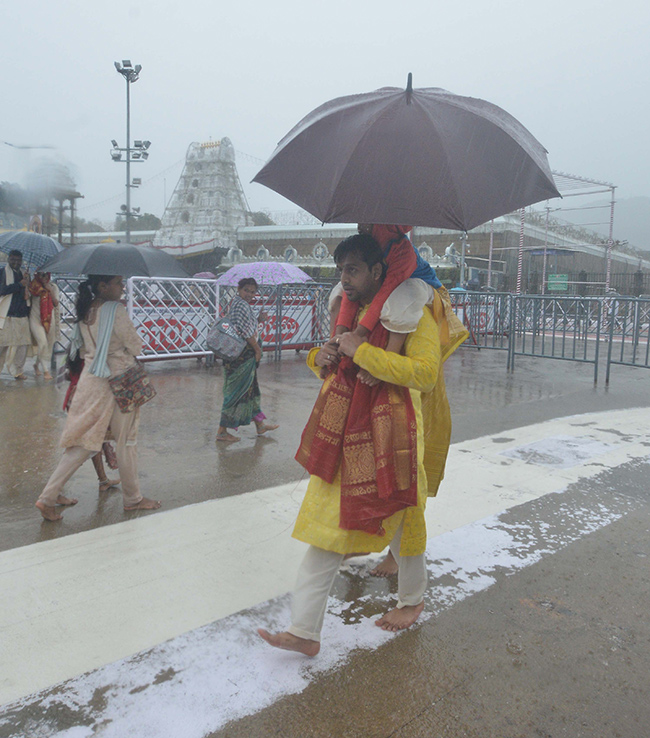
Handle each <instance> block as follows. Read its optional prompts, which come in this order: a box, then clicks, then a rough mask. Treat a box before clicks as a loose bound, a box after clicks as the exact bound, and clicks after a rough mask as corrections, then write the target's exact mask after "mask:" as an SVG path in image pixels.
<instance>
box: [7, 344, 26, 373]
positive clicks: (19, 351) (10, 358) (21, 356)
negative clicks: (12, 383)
mask: <svg viewBox="0 0 650 738" xmlns="http://www.w3.org/2000/svg"><path fill="white" fill-rule="evenodd" d="M28 348H29V346H0V372H1V371H2V367H3V366H4V364H5V359H6V361H7V371H8V372H9V373H10V374H11V375H12V376H14V377H17V376H18V375H19V374H22V373H23V368H24V366H25V360H26V359H27V349H28Z"/></svg>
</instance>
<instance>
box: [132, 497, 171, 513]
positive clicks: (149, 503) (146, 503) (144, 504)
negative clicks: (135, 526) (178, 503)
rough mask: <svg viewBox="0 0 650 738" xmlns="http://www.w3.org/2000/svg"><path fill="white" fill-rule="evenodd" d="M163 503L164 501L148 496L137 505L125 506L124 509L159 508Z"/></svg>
mask: <svg viewBox="0 0 650 738" xmlns="http://www.w3.org/2000/svg"><path fill="white" fill-rule="evenodd" d="M161 505H162V503H161V502H158V500H150V499H148V498H147V497H143V498H142V499H141V500H140V502H138V503H137V505H129V506H128V507H126V506H125V507H124V510H125V511H126V512H131V511H132V510H157V509H158V508H159V507H160V506H161Z"/></svg>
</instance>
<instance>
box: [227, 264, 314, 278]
mask: <svg viewBox="0 0 650 738" xmlns="http://www.w3.org/2000/svg"><path fill="white" fill-rule="evenodd" d="M244 277H252V278H253V279H254V280H255V281H256V282H257V284H295V283H296V282H313V279H312V278H311V277H310V276H309V274H307V273H306V272H303V270H302V269H299V268H298V267H297V266H294V265H293V264H287V263H286V262H283V261H253V262H250V263H248V264H237V265H236V266H234V267H232V268H231V269H229V270H228V271H227V272H224V273H223V274H222V275H221V276H220V277H219V278H218V279H217V284H237V283H238V282H239V280H240V279H244Z"/></svg>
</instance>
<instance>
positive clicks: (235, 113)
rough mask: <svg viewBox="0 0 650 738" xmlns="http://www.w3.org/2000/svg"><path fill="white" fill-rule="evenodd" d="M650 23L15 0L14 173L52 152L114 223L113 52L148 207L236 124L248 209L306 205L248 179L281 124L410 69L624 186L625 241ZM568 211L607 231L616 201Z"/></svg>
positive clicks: (644, 238)
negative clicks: (142, 151)
mask: <svg viewBox="0 0 650 738" xmlns="http://www.w3.org/2000/svg"><path fill="white" fill-rule="evenodd" d="M648 27H650V5H648V4H647V3H645V2H641V0H638V1H637V0H619V2H616V3H611V2H604V1H601V0H548V1H547V2H545V3H527V2H522V1H521V0H519V1H516V0H493V2H490V3H487V2H484V0H456V2H454V3H453V4H452V3H440V2H436V1H432V0H428V1H418V0H405V1H403V2H401V3H399V4H398V3H394V2H385V1H384V0H375V2H367V1H366V0H347V1H346V2H343V1H342V0H330V2H328V3H326V4H318V5H316V4H309V3H304V2H297V1H296V2H294V1H293V0H278V1H277V2H275V3H268V2H245V1H244V2H238V3H226V2H222V1H217V2H212V3H209V2H200V1H199V0H186V1H185V2H183V3H177V2H171V1H170V0H156V2H153V1H152V0H141V1H138V0H134V2H123V1H122V0H116V1H114V2H110V3H109V2H104V0H99V1H96V2H94V3H88V2H81V1H76V0H62V1H61V2H58V3H49V2H45V1H44V0H24V1H23V2H22V3H20V4H18V3H9V2H7V0H2V38H3V44H2V52H1V54H2V57H3V68H4V70H5V73H4V74H3V92H2V97H3V103H4V104H3V106H2V107H3V114H2V116H1V117H0V131H1V135H0V140H1V141H2V143H0V181H5V182H16V183H19V184H21V185H23V186H25V185H27V184H28V182H29V181H30V177H31V179H32V180H33V179H34V177H33V172H34V170H36V171H38V170H39V168H41V169H42V167H43V162H44V160H45V161H47V162H49V164H50V165H55V166H56V167H58V168H59V170H64V171H67V172H69V174H70V176H71V178H72V180H73V182H74V185H75V186H76V189H77V190H78V191H79V192H80V193H81V194H82V195H83V196H84V199H83V200H80V201H78V215H79V216H80V217H81V218H84V219H86V220H93V221H95V222H99V223H100V224H103V225H104V226H107V227H110V226H111V225H112V223H113V221H114V219H115V215H116V213H117V212H118V211H119V209H120V206H121V204H122V203H123V202H124V201H125V195H124V178H125V171H124V165H123V164H121V163H115V162H113V161H112V160H111V157H110V154H109V151H110V149H111V139H115V140H116V141H117V142H118V143H119V145H120V146H123V145H124V144H125V139H126V136H125V120H126V113H125V108H126V94H125V82H124V79H123V78H122V77H121V76H120V75H119V74H118V73H117V72H116V70H115V68H114V66H113V62H114V61H121V60H123V59H129V60H131V62H132V63H133V64H141V65H142V72H141V75H140V80H139V81H138V82H137V83H135V84H134V85H132V88H131V93H132V96H131V137H132V139H148V140H150V141H151V142H152V144H151V148H150V149H149V153H150V156H149V159H148V161H146V162H145V163H143V164H137V165H135V166H133V167H132V170H131V174H132V176H133V177H140V178H141V179H142V182H143V184H142V186H141V187H140V188H139V189H137V190H134V191H133V201H132V202H133V205H134V206H139V207H141V209H142V211H143V212H148V213H153V214H155V215H157V216H159V217H161V216H162V214H163V210H164V206H165V203H166V201H167V200H168V199H169V198H170V197H171V195H172V192H173V189H174V187H175V185H176V182H177V180H178V177H179V175H180V172H181V170H182V166H183V162H184V159H185V152H186V150H187V147H188V146H189V144H190V143H191V142H193V141H199V142H202V141H208V140H210V139H212V140H219V139H220V138H222V137H224V136H227V137H229V138H230V139H231V141H232V142H233V145H234V147H235V150H236V152H237V167H238V171H239V174H240V178H241V180H242V184H243V186H244V190H245V193H246V196H247V199H248V202H249V205H250V208H251V210H253V211H259V210H267V211H272V212H273V211H285V210H295V206H294V205H293V204H292V203H290V202H288V201H287V200H284V199H283V198H282V197H280V196H279V195H276V194H275V193H273V192H271V191H270V190H267V189H266V188H264V187H262V186H261V185H254V184H250V180H251V178H252V177H253V175H254V174H255V173H256V172H257V170H258V169H259V168H260V167H261V166H262V164H263V162H264V161H265V160H266V159H267V158H268V157H269V156H270V155H271V153H272V152H273V150H274V148H275V145H276V143H277V142H278V141H279V140H280V138H282V136H283V135H284V134H285V133H286V132H287V131H288V130H289V129H290V128H292V127H293V126H294V125H295V123H297V122H298V120H299V119H300V118H302V117H303V116H304V115H305V114H307V113H308V112H309V111H310V110H312V109H313V108H315V107H316V106H318V105H320V104H322V103H323V102H325V101H326V100H328V99H331V98H334V97H338V96H341V95H347V94H352V93H359V92H367V91H370V90H373V89H376V88H379V87H384V86H395V87H402V86H405V85H406V77H407V74H408V72H413V78H414V86H415V87H442V88H444V89H447V90H450V91H452V92H455V93H458V94H463V95H470V96H473V97H480V98H484V99H486V100H489V101H490V102H493V103H495V104H497V105H499V106H501V107H503V108H504V109H505V110H507V111H508V112H509V113H511V114H512V115H514V116H515V117H516V118H518V119H519V120H520V121H521V122H522V123H523V124H524V125H525V126H526V127H527V128H528V129H529V130H530V131H531V132H532V133H533V135H535V136H536V137H537V138H538V139H539V140H540V141H541V142H542V144H543V145H544V146H545V147H546V148H547V149H548V151H549V160H550V163H551V167H552V168H553V169H555V170H559V171H562V172H568V173H571V174H575V175H579V176H581V177H587V178H593V179H597V180H602V181H606V182H611V183H613V184H614V185H616V186H617V190H616V199H617V206H616V218H615V231H614V238H615V239H620V240H628V241H630V243H631V244H633V245H635V246H638V247H640V248H644V249H650V215H649V213H650V176H649V175H648V170H649V167H650V146H649V145H648V137H647V132H646V129H647V121H648V118H649V115H650V98H649V96H648V69H650V50H649V49H650V46H649V44H648V30H647V29H648ZM4 142H8V143H9V144H12V145H11V146H9V145H7V143H4ZM18 146H24V147H38V146H48V147H55V148H44V149H39V148H16V147H18ZM30 173H31V174H30ZM598 202H604V203H607V202H608V200H607V198H606V197H605V199H604V200H599V199H596V203H598ZM576 204H577V203H576V202H575V201H574V202H572V203H571V206H575V205H576ZM580 204H581V205H582V204H584V205H588V204H593V203H588V202H584V203H582V202H581V203H580ZM594 213H597V214H598V215H597V216H596V217H595V216H594ZM558 215H559V216H560V217H562V218H565V219H567V220H568V219H569V218H571V219H573V220H575V221H577V222H588V223H593V221H594V220H595V219H596V220H598V221H600V220H602V221H603V225H602V232H603V233H606V232H607V226H606V225H605V222H606V221H608V217H609V216H608V213H607V211H606V210H602V211H600V210H597V211H591V212H590V211H586V213H580V212H578V213H575V212H574V213H571V214H568V213H567V214H566V215H563V214H562V213H559V214H558ZM583 216H584V217H583ZM590 227H592V228H594V230H601V226H600V225H599V224H596V225H592V226H590Z"/></svg>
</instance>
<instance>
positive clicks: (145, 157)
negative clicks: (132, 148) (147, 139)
mask: <svg viewBox="0 0 650 738" xmlns="http://www.w3.org/2000/svg"><path fill="white" fill-rule="evenodd" d="M140 156H141V157H142V158H143V159H148V158H149V152H148V151H143V152H142V153H141V154H140Z"/></svg>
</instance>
